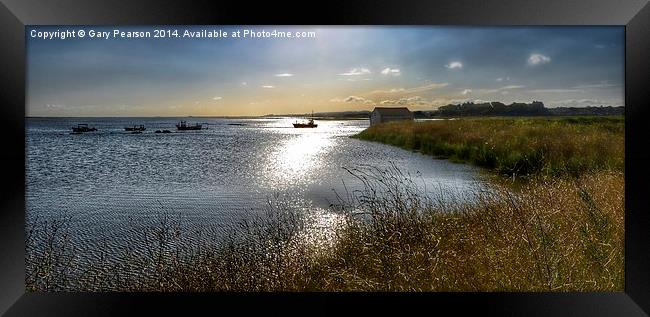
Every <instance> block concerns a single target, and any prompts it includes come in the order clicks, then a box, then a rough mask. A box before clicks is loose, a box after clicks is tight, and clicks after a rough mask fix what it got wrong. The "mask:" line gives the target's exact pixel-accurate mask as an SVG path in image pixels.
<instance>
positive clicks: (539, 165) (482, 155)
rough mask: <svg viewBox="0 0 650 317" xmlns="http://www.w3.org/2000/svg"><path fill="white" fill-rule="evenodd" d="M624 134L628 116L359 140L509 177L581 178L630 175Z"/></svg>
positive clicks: (431, 126)
mask: <svg viewBox="0 0 650 317" xmlns="http://www.w3.org/2000/svg"><path fill="white" fill-rule="evenodd" d="M624 130H625V127H624V119H623V117H567V118H550V117H542V118H477V119H459V120H437V121H428V122H411V121H401V122H388V123H384V124H379V125H376V126H373V127H370V128H368V129H366V130H364V131H362V132H361V133H359V134H357V135H356V136H354V137H355V138H358V139H362V140H367V141H376V142H381V143H387V144H391V145H395V146H399V147H402V148H405V149H408V150H415V151H419V152H421V153H423V154H427V155H432V156H435V157H438V158H448V159H450V160H452V161H456V162H469V163H472V164H475V165H478V166H481V167H485V168H488V169H490V170H493V171H495V172H497V173H499V174H503V175H508V176H515V177H516V176H522V177H528V176H531V175H533V176H535V175H550V176H565V175H570V176H574V177H577V176H579V175H582V174H584V173H589V172H597V171H601V170H624V161H625V156H624Z"/></svg>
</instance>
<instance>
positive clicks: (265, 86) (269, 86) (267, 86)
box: [262, 85, 275, 89]
mask: <svg viewBox="0 0 650 317" xmlns="http://www.w3.org/2000/svg"><path fill="white" fill-rule="evenodd" d="M262 88H266V89H273V88H275V86H271V85H263V86H262Z"/></svg>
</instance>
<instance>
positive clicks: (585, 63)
mask: <svg viewBox="0 0 650 317" xmlns="http://www.w3.org/2000/svg"><path fill="white" fill-rule="evenodd" d="M67 28H68V27H63V26H62V27H34V28H28V30H27V34H26V39H27V69H28V77H27V116H125V117H128V116H189V115H192V116H255V115H265V114H271V113H273V114H288V113H307V112H311V111H312V110H313V111H315V112H327V111H347V110H372V108H373V107H375V106H380V105H396V106H408V107H409V108H410V109H412V110H432V109H436V108H437V107H439V106H442V105H446V104H450V103H460V102H465V101H501V102H505V103H511V102H514V101H518V102H530V101H533V100H539V101H542V102H544V104H545V105H546V106H547V107H557V106H571V107H585V106H601V105H605V106H610V105H611V106H621V105H623V96H624V86H623V83H624V28H623V27H436V26H427V27H386V26H382V27H273V26H264V27H259V26H258V27H243V26H242V27H236V26H229V27H218V26H205V27H202V26H195V27H185V26H179V27H174V26H167V27H162V28H163V29H166V30H173V29H177V30H179V33H180V34H181V35H182V34H184V32H183V31H184V30H188V31H189V32H190V34H198V35H200V34H205V33H201V32H202V31H204V30H205V31H214V30H218V31H220V32H229V33H232V32H237V31H242V30H248V31H249V33H250V32H253V34H254V32H259V31H262V30H264V31H273V30H276V31H279V32H312V33H311V34H312V35H313V36H310V37H300V38H295V37H292V38H287V37H283V38H273V37H246V38H242V37H239V38H236V37H225V38H224V37H190V38H188V37H182V36H180V37H165V38H152V37H141V38H89V37H87V36H86V37H84V38H79V37H68V38H65V39H60V38H53V39H43V38H39V37H30V35H29V34H30V31H31V30H36V31H56V30H65V29H67ZM160 28H161V27H130V28H125V27H119V29H120V32H145V31H152V30H154V29H160ZM74 29H75V30H79V29H83V30H85V31H86V32H87V31H89V30H93V31H100V32H102V31H104V32H113V30H114V29H116V28H115V27H82V28H80V27H77V28H74Z"/></svg>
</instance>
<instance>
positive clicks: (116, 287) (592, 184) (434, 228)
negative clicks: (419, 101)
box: [26, 117, 625, 292]
mask: <svg viewBox="0 0 650 317" xmlns="http://www.w3.org/2000/svg"><path fill="white" fill-rule="evenodd" d="M623 130H624V125H623V120H622V119H621V118H607V117H604V118H560V119H557V118H554V119H549V118H532V119H463V120H445V121H435V122H426V123H408V122H396V123H388V124H381V125H378V126H375V127H371V128H369V129H367V130H365V131H364V132H362V133H360V134H359V135H358V136H357V137H358V138H360V139H364V140H372V141H379V142H384V143H388V144H393V145H397V146H401V147H404V148H407V149H413V150H418V151H421V152H423V153H425V154H431V155H434V156H443V157H448V158H451V159H454V160H459V161H469V162H471V163H474V164H477V165H480V166H484V167H487V168H489V169H490V170H491V171H495V172H496V174H498V175H506V176H508V177H500V176H499V177H494V178H492V180H491V183H492V185H491V186H490V187H489V188H486V189H484V190H475V191H474V192H473V197H472V199H470V200H469V202H467V201H464V200H462V199H455V198H454V197H453V195H450V194H449V193H445V192H440V193H439V194H438V195H437V196H436V195H431V193H430V192H427V190H426V187H424V188H425V189H422V188H423V187H422V186H418V184H416V182H417V181H418V179H417V177H413V176H412V175H409V174H408V173H404V172H403V171H401V170H400V169H399V168H398V167H397V166H396V165H391V166H390V167H389V168H387V169H378V168H374V167H369V166H365V167H364V166H360V167H357V168H352V169H348V170H347V171H348V172H349V173H350V174H351V175H353V176H354V179H355V180H356V182H357V184H355V186H351V187H350V188H357V189H355V190H347V189H346V191H345V192H343V193H337V194H338V195H337V197H338V202H337V203H335V204H333V205H332V206H331V210H329V212H331V213H333V214H336V215H337V216H338V217H339V218H340V221H338V222H337V224H336V225H335V226H334V227H333V228H332V230H333V231H332V232H333V234H332V235H331V236H330V238H328V239H330V240H331V241H327V242H328V243H324V244H323V243H314V241H313V239H310V238H308V237H310V236H311V235H310V234H309V232H310V230H312V227H311V226H312V224H311V223H310V218H309V217H308V216H309V213H310V211H309V210H304V209H303V208H299V207H297V206H295V205H294V204H292V199H291V197H289V196H284V195H276V196H275V197H272V199H270V200H269V204H268V206H267V208H266V209H265V210H264V211H263V212H261V213H259V212H252V213H250V214H248V215H247V216H246V218H242V219H241V220H240V221H236V222H234V223H232V224H227V225H225V227H220V228H219V229H218V231H219V232H220V238H219V239H213V240H210V239H199V240H200V241H203V242H201V243H194V242H192V241H196V239H194V238H196V236H201V235H202V232H193V231H192V232H190V231H188V230H185V229H183V228H184V226H183V225H182V222H183V217H182V215H180V214H177V213H174V212H173V210H172V211H169V210H164V211H162V212H161V213H160V214H159V215H158V218H157V219H155V221H153V222H152V223H151V224H149V225H146V226H144V227H138V228H135V230H131V231H132V232H138V233H139V234H140V236H139V237H138V238H134V239H133V240H130V243H128V244H127V245H125V246H123V248H122V249H121V251H120V252H118V253H119V254H103V255H102V256H101V257H100V259H99V260H98V261H94V262H93V263H92V264H87V263H85V262H83V261H81V260H82V259H81V256H80V252H79V249H78V247H77V246H76V245H75V244H73V243H71V233H70V230H69V228H68V224H69V223H70V221H71V220H70V219H69V217H62V218H61V219H55V220H50V219H47V220H42V219H31V218H30V219H28V226H27V228H28V229H27V234H26V269H27V272H26V286H27V290H28V291H163V292H164V291H623V289H624V205H625V195H624V165H623V162H624V154H623V153H624V152H623ZM511 175H514V176H517V179H518V180H517V181H516V182H513V181H512V178H511V177H510V176H511ZM345 188H348V187H347V186H346V187H345ZM132 226H135V224H132ZM193 239H194V240H193ZM109 256H110V257H111V258H112V260H109V259H108V258H109Z"/></svg>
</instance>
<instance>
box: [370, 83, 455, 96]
mask: <svg viewBox="0 0 650 317" xmlns="http://www.w3.org/2000/svg"><path fill="white" fill-rule="evenodd" d="M447 85H449V84H448V83H431V84H427V85H424V86H418V87H412V88H391V89H385V90H374V91H371V92H370V93H371V94H396V93H403V94H411V93H419V92H423V91H427V90H433V89H439V88H443V87H446V86H447Z"/></svg>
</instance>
